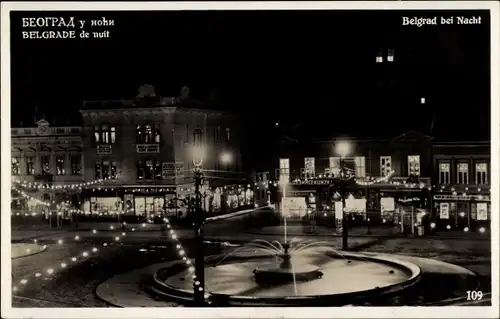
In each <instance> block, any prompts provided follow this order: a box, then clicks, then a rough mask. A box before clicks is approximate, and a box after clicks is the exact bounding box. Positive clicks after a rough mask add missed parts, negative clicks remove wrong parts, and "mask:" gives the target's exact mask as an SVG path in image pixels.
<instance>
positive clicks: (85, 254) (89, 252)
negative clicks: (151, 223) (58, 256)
mask: <svg viewBox="0 0 500 319" xmlns="http://www.w3.org/2000/svg"><path fill="white" fill-rule="evenodd" d="M146 226H147V224H145V223H143V224H142V227H146ZM109 229H110V230H114V229H115V228H114V226H113V225H110V226H109ZM131 231H135V228H132V229H131ZM97 232H98V231H97V230H96V229H93V230H91V233H92V234H97ZM126 235H127V232H126V231H123V232H121V234H120V235H116V234H115V235H113V236H112V238H110V241H106V242H104V243H103V244H102V246H103V247H110V246H112V245H113V243H115V242H120V241H121V239H122V237H124V236H126ZM81 241H82V237H81V236H80V235H78V234H77V235H75V237H74V242H81ZM33 243H35V244H38V240H37V239H33ZM64 243H65V242H64V240H63V239H62V238H60V239H58V240H57V245H63V244H64ZM43 248H44V249H45V248H47V245H43ZM99 251H100V250H99V248H97V245H92V248H91V249H85V250H83V251H81V252H80V253H79V254H76V255H73V256H72V257H71V258H69V259H68V260H63V261H61V262H59V263H58V265H54V266H52V267H48V268H47V269H46V270H45V271H42V270H40V271H38V272H35V273H34V274H31V275H28V276H25V277H24V278H22V279H20V280H19V282H18V284H14V283H12V284H13V286H12V291H13V292H18V291H20V290H21V289H22V288H23V287H24V286H26V285H27V284H28V283H29V282H30V279H35V280H37V279H38V280H41V279H43V278H49V277H52V276H54V275H55V274H56V273H57V271H62V270H64V269H67V268H68V267H70V266H71V265H75V264H76V263H77V262H79V261H83V260H86V259H88V258H91V257H92V256H93V255H96V254H97V253H98V252H99ZM30 252H31V251H30V249H29V248H27V249H26V253H30Z"/></svg>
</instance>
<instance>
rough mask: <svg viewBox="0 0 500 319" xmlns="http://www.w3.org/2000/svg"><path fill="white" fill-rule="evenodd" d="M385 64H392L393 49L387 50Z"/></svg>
mask: <svg viewBox="0 0 500 319" xmlns="http://www.w3.org/2000/svg"><path fill="white" fill-rule="evenodd" d="M387 62H394V49H389V50H387Z"/></svg>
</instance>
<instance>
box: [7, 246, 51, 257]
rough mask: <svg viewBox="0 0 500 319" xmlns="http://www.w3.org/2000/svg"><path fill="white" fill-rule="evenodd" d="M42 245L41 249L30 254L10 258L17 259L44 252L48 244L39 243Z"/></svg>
mask: <svg viewBox="0 0 500 319" xmlns="http://www.w3.org/2000/svg"><path fill="white" fill-rule="evenodd" d="M37 246H39V247H40V250H38V251H36V252H34V253H30V254H28V255H21V256H17V257H11V258H10V259H11V260H15V259H20V258H26V257H29V256H34V255H38V254H40V253H43V252H45V251H46V250H47V245H37Z"/></svg>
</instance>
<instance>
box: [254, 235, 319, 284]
mask: <svg viewBox="0 0 500 319" xmlns="http://www.w3.org/2000/svg"><path fill="white" fill-rule="evenodd" d="M282 246H283V252H282V253H281V254H279V255H278V256H279V257H280V258H281V263H280V264H279V265H277V264H276V263H266V264H263V265H260V266H258V267H257V268H255V269H254V270H253V273H254V276H255V280H256V281H257V282H258V283H259V284H263V285H277V284H283V283H287V282H294V283H296V282H298V281H309V280H313V279H317V278H321V277H322V276H323V273H322V272H321V271H320V270H319V267H317V266H315V265H311V264H307V263H301V262H292V258H293V256H292V255H291V254H290V251H289V250H290V244H288V243H284V244H282ZM294 286H296V285H294Z"/></svg>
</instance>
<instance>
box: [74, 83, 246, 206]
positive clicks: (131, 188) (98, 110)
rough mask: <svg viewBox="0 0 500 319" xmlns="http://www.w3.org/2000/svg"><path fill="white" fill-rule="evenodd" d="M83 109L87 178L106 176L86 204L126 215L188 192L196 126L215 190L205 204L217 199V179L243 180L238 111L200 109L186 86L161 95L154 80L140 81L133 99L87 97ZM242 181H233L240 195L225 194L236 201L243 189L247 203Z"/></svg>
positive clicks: (219, 182) (207, 175)
mask: <svg viewBox="0 0 500 319" xmlns="http://www.w3.org/2000/svg"><path fill="white" fill-rule="evenodd" d="M81 113H82V115H83V120H84V123H85V124H84V141H83V144H84V152H85V179H86V180H93V179H97V178H103V179H105V181H104V184H103V185H101V186H96V187H95V188H93V189H91V190H89V193H87V194H86V195H85V204H84V207H85V208H84V209H85V210H86V211H90V212H103V211H118V210H121V209H123V210H124V213H125V214H127V213H128V214H136V215H140V216H151V215H153V214H156V213H159V212H160V211H162V210H163V209H164V208H165V207H166V206H167V204H166V203H167V202H170V201H171V200H173V199H175V200H177V199H180V198H184V197H186V196H187V195H189V194H192V193H193V189H192V187H193V174H192V169H193V139H194V134H195V132H200V131H201V139H202V144H203V163H202V167H203V170H204V174H205V181H206V182H207V183H208V184H209V185H210V186H211V188H212V190H213V196H212V197H214V196H215V197H218V200H213V201H209V200H208V199H207V203H206V205H209V204H210V205H212V204H213V205H216V206H217V205H219V206H220V205H221V203H220V201H221V195H220V194H221V193H223V191H222V190H223V189H224V187H223V185H227V184H235V183H236V182H238V181H239V182H240V184H241V183H242V181H243V180H244V178H246V177H247V176H246V175H244V174H242V173H241V167H242V165H241V152H240V143H239V138H240V132H239V131H238V128H239V125H238V124H237V118H236V117H235V116H233V115H232V114H230V113H227V112H222V111H216V110H210V109H206V108H204V104H203V103H201V102H197V101H194V100H193V99H191V98H190V97H189V89H188V88H186V87H185V88H183V89H182V92H181V96H180V97H159V96H156V94H155V91H154V88H153V87H152V86H150V85H143V86H142V87H141V88H140V89H139V94H138V96H137V97H136V98H134V99H128V100H125V99H122V100H108V101H94V102H89V101H87V102H84V105H83V109H82V110H81ZM216 186H220V188H218V187H216ZM214 187H215V188H214ZM243 188H245V189H244V190H243V189H242V187H239V188H238V187H236V188H235V189H234V190H235V192H238V194H233V195H231V196H228V197H227V198H226V199H225V200H227V201H234V198H235V196H236V198H237V199H236V204H238V202H241V201H242V199H241V195H240V194H239V193H240V192H244V196H243V198H244V199H243V202H246V201H247V200H245V198H246V197H247V191H248V190H247V189H246V188H247V183H246V182H245V187H243ZM226 189H230V187H226ZM238 189H239V190H238ZM231 198H233V199H231ZM223 201H224V200H223ZM209 202H210V203H209ZM224 202H225V201H224ZM122 204H123V205H122ZM231 205H232V206H234V204H233V203H232V204H231ZM222 206H224V205H222ZM237 206H238V205H237Z"/></svg>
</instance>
